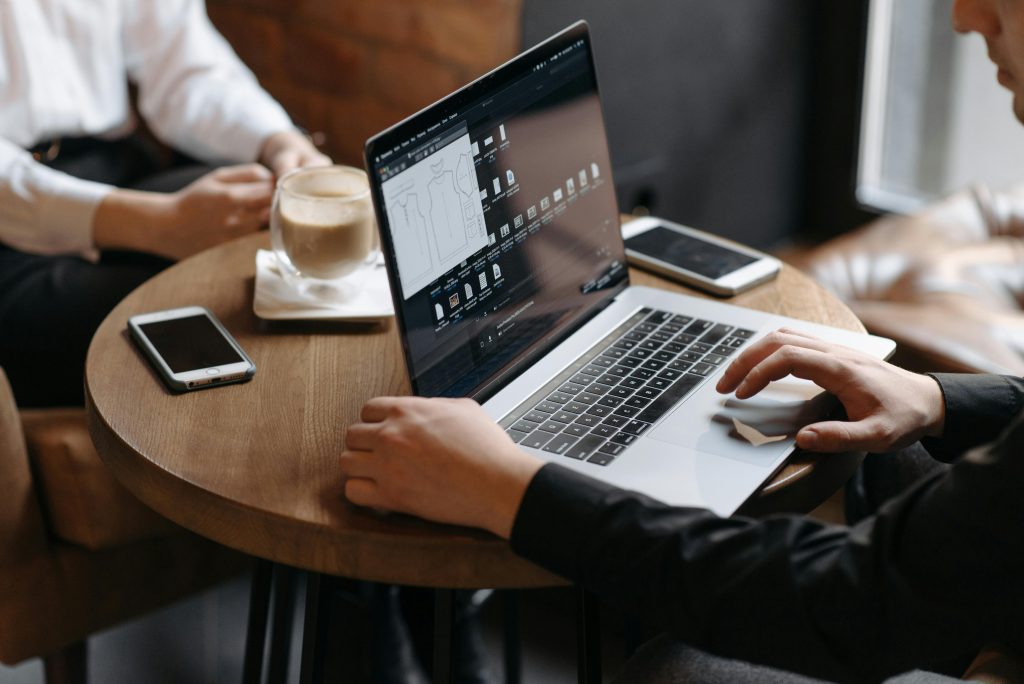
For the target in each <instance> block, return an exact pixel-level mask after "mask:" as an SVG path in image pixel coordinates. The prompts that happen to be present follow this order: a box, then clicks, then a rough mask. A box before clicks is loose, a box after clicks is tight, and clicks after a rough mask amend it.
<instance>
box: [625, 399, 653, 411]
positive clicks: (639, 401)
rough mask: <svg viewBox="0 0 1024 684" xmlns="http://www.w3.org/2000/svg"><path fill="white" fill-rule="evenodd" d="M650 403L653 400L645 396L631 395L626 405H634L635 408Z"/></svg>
mask: <svg viewBox="0 0 1024 684" xmlns="http://www.w3.org/2000/svg"><path fill="white" fill-rule="evenodd" d="M650 403H651V400H650V399H645V398H644V397H630V398H629V399H627V400H626V406H632V407H633V408H643V407H644V406H647V405H648V404H650Z"/></svg>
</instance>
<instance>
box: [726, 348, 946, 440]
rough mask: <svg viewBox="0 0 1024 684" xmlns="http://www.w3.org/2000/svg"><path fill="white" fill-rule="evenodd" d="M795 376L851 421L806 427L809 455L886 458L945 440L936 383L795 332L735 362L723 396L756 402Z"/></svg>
mask: <svg viewBox="0 0 1024 684" xmlns="http://www.w3.org/2000/svg"><path fill="white" fill-rule="evenodd" d="M789 375H792V376H794V377H798V378H804V379H807V380H810V381H811V382H813V383H815V384H816V385H818V386H819V387H821V388H823V389H824V390H825V391H827V392H829V393H831V394H834V395H835V396H836V397H837V398H838V399H839V401H840V402H841V403H842V404H843V407H844V408H845V409H846V415H847V416H848V418H849V420H848V421H836V420H833V421H823V422H820V423H814V424H812V425H808V426H806V427H804V428H802V429H801V430H800V432H799V433H797V436H796V442H797V445H798V446H799V447H801V448H802V449H807V450H809V451H824V452H840V451H869V452H874V453H880V452H886V451H891V450H893V449H898V448H900V447H904V446H907V445H909V444H913V443H914V442H916V441H917V440H918V439H920V438H921V437H925V436H937V435H940V434H941V433H942V427H943V422H944V420H945V404H944V400H943V396H942V391H941V389H940V388H939V384H938V383H937V382H936V381H935V380H934V379H933V378H931V377H929V376H927V375H919V374H917V373H911V372H909V371H906V370H903V369H902V368H898V367H896V366H893V365H892V364H889V363H886V362H885V361H882V360H880V359H876V358H874V357H872V356H869V355H868V354H864V353H862V352H859V351H856V350H854V349H850V348H848V347H843V346H841V345H838V344H833V343H830V342H825V341H824V340H820V339H818V338H815V337H811V336H810V335H807V334H805V333H801V332H798V331H795V330H791V329H788V328H781V329H779V330H776V331H775V332H773V333H771V334H769V335H768V336H766V337H764V338H762V339H760V340H758V341H757V342H756V343H754V344H753V345H751V346H750V347H749V348H748V349H747V350H746V351H744V352H743V353H742V354H740V355H739V356H738V357H736V359H735V360H734V361H733V362H732V363H731V364H730V365H729V367H728V368H727V369H726V370H725V372H724V373H723V374H722V376H721V378H720V379H719V381H718V385H717V387H716V389H717V390H718V391H719V392H721V393H723V394H727V393H729V392H735V393H736V398H738V399H749V398H750V397H753V396H754V395H756V394H757V393H758V392H760V391H761V390H763V389H764V388H765V387H767V386H768V383H770V382H772V381H775V380H781V379H782V378H784V377H786V376H789Z"/></svg>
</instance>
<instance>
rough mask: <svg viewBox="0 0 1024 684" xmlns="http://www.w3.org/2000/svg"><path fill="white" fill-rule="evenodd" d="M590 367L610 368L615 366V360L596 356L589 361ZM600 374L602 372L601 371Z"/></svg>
mask: <svg viewBox="0 0 1024 684" xmlns="http://www.w3.org/2000/svg"><path fill="white" fill-rule="evenodd" d="M590 365H592V366H600V367H601V368H610V367H612V366H614V365H615V359H612V358H608V357H607V356H598V357H596V358H593V359H591V360H590ZM601 372H602V373H603V372H604V371H601Z"/></svg>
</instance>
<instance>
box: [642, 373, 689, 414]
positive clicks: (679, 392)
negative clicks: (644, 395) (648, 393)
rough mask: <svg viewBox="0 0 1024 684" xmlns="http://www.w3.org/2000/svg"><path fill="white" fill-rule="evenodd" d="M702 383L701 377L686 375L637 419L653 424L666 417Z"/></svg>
mask: <svg viewBox="0 0 1024 684" xmlns="http://www.w3.org/2000/svg"><path fill="white" fill-rule="evenodd" d="M700 382H701V378H700V377H699V376H696V375H690V374H686V375H684V376H683V377H681V378H679V379H678V380H676V381H675V382H674V383H672V385H671V386H670V387H669V388H668V389H666V390H665V391H664V392H662V394H661V396H660V397H658V398H657V399H655V400H654V401H652V402H651V404H650V406H648V407H647V408H645V409H644V410H643V411H642V412H641V413H640V414H639V415H638V416H637V419H638V420H641V421H643V422H645V423H653V422H654V421H656V420H658V419H659V418H661V417H662V416H663V415H665V413H667V412H668V410H669V409H671V408H672V407H673V406H675V405H676V404H677V403H679V401H680V400H681V399H682V398H683V397H685V396H686V395H687V394H689V393H690V392H692V391H693V389H694V388H695V387H696V386H697V385H699V384H700Z"/></svg>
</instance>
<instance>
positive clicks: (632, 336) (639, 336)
mask: <svg viewBox="0 0 1024 684" xmlns="http://www.w3.org/2000/svg"><path fill="white" fill-rule="evenodd" d="M645 337H647V335H646V334H645V333H642V332H640V331H639V330H632V331H630V332H628V333H626V334H625V335H623V336H622V339H624V340H632V341H633V342H640V341H641V340H643V339H644V338H645Z"/></svg>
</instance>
